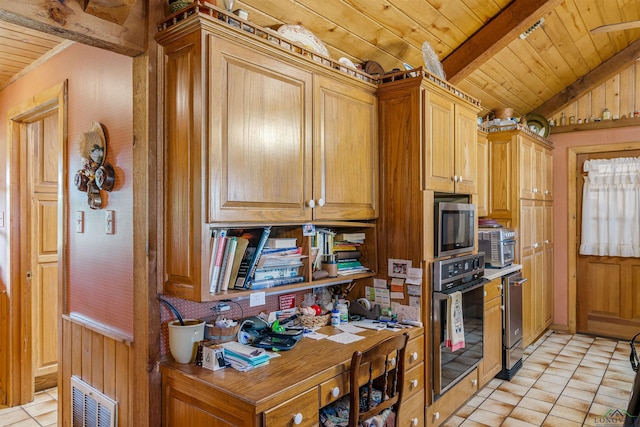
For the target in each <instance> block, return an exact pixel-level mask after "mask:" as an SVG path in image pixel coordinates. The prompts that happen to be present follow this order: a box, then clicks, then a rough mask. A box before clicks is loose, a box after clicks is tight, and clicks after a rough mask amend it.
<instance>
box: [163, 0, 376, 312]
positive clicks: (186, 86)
mask: <svg viewBox="0 0 640 427" xmlns="http://www.w3.org/2000/svg"><path fill="white" fill-rule="evenodd" d="M203 7H208V6H203ZM201 10H202V8H201ZM215 10H216V9H214V8H212V11H213V13H214V14H213V15H209V14H205V13H198V14H196V15H195V16H190V17H189V19H184V20H183V21H181V22H177V23H176V22H173V21H169V22H167V23H165V25H166V27H164V26H163V27H161V30H160V32H159V33H158V35H157V36H156V40H157V41H158V43H159V44H160V45H161V46H162V51H163V55H164V63H163V73H162V75H163V76H164V81H163V83H164V100H165V102H164V115H165V123H166V127H165V129H164V156H163V158H162V165H163V171H162V173H161V174H160V175H161V176H162V178H163V187H164V188H163V190H164V191H163V199H162V200H161V201H160V202H159V203H160V204H161V206H162V215H161V216H162V218H161V221H160V222H161V223H162V224H164V225H163V227H164V228H163V230H162V236H163V237H162V240H163V242H164V256H163V263H162V267H163V270H164V271H163V275H162V277H163V288H164V293H166V294H170V295H173V296H177V297H180V298H185V299H191V300H194V301H209V300H212V299H215V298H218V297H216V296H213V295H211V294H210V293H209V287H208V280H207V279H208V268H209V257H210V253H211V250H210V247H209V240H210V239H209V236H210V233H211V228H212V227H215V226H223V227H227V228H229V227H233V226H234V224H235V225H236V226H238V227H243V226H248V225H257V226H259V225H272V224H275V225H277V224H298V225H301V224H303V223H308V222H313V223H315V224H318V225H325V224H327V223H330V224H331V225H336V223H337V222H343V223H344V224H345V225H346V226H349V224H348V223H347V221H372V220H375V219H376V218H377V216H378V185H379V184H378V179H379V178H378V176H379V173H378V127H377V98H376V96H375V91H376V88H377V86H376V85H375V84H374V83H373V82H372V81H371V80H368V81H365V80H366V79H365V78H364V77H363V78H356V77H354V76H351V75H349V74H346V73H343V72H341V71H339V70H337V69H331V68H329V67H327V66H326V65H327V64H329V65H330V64H331V61H330V60H329V59H326V60H324V59H323V60H321V61H316V60H314V59H313V58H310V57H306V56H304V55H301V54H300V53H298V52H296V51H292V50H290V49H283V48H281V47H280V45H274V43H272V42H270V41H269V40H266V39H262V38H259V37H257V36H256V34H258V32H259V31H262V34H265V35H266V34H267V33H266V32H265V31H263V30H261V29H259V28H258V27H255V28H253V32H252V33H250V32H247V31H242V30H240V29H238V28H236V27H234V26H232V25H227V24H226V23H225V22H223V21H221V20H219V19H216V17H215V13H217V12H215ZM272 37H275V36H272ZM289 46H290V45H289ZM371 243H372V244H373V245H372V246H371V247H372V248H375V239H374V240H373V241H372V242H371ZM373 250H374V249H373ZM226 297H228V296H226Z"/></svg>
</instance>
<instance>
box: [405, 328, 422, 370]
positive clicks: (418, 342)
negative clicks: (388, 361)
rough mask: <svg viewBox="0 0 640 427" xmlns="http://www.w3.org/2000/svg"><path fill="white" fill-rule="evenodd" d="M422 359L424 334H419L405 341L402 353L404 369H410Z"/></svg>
mask: <svg viewBox="0 0 640 427" xmlns="http://www.w3.org/2000/svg"><path fill="white" fill-rule="evenodd" d="M423 360H424V335H420V336H419V337H416V338H414V339H412V340H411V341H409V342H408V343H407V349H406V350H405V353H404V365H405V369H411V368H412V367H414V366H417V365H418V364H420V363H421V362H422V361H423Z"/></svg>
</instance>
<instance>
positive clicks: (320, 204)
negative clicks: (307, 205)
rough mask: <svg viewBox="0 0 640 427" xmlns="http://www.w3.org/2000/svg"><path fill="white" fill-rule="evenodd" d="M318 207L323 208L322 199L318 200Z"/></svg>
mask: <svg viewBox="0 0 640 427" xmlns="http://www.w3.org/2000/svg"><path fill="white" fill-rule="evenodd" d="M318 206H320V207H323V206H324V199H318Z"/></svg>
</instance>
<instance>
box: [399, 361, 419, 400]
mask: <svg viewBox="0 0 640 427" xmlns="http://www.w3.org/2000/svg"><path fill="white" fill-rule="evenodd" d="M423 388H424V363H420V365H418V366H414V367H413V368H411V369H409V370H407V371H406V372H405V374H404V393H403V395H404V397H405V398H409V397H411V396H413V395H414V394H416V393H417V392H418V391H420V390H422V389H423Z"/></svg>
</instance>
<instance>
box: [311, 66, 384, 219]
mask: <svg viewBox="0 0 640 427" xmlns="http://www.w3.org/2000/svg"><path fill="white" fill-rule="evenodd" d="M314 87H315V90H314V138H313V139H314V149H313V159H314V161H313V171H314V172H313V203H312V204H313V205H314V208H313V212H314V213H313V217H314V219H322V220H345V219H347V220H350V219H360V220H361V219H373V218H376V217H377V216H378V210H377V209H378V126H377V123H378V104H377V98H376V96H375V91H374V89H375V88H372V87H368V86H362V87H360V86H357V85H355V84H347V83H343V82H339V81H336V80H335V78H334V79H329V78H327V77H325V76H322V75H316V76H315V77H314Z"/></svg>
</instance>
